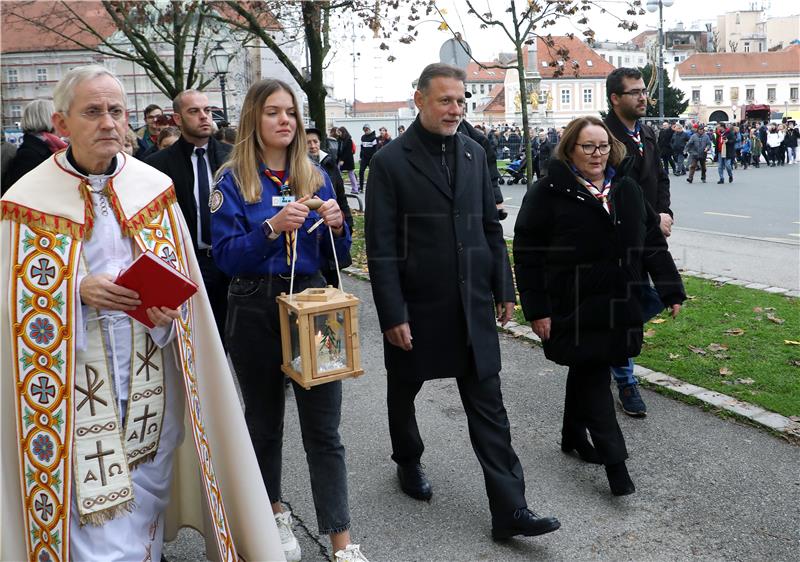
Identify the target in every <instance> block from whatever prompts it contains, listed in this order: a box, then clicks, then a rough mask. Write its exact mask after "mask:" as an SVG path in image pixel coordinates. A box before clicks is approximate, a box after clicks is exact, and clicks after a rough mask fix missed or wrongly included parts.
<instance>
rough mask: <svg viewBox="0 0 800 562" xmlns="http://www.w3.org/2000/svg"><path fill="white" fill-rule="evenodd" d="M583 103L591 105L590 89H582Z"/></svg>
mask: <svg viewBox="0 0 800 562" xmlns="http://www.w3.org/2000/svg"><path fill="white" fill-rule="evenodd" d="M583 103H584V104H586V105H591V103H592V91H591V90H589V89H585V90H583Z"/></svg>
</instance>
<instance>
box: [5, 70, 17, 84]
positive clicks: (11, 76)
mask: <svg viewBox="0 0 800 562" xmlns="http://www.w3.org/2000/svg"><path fill="white" fill-rule="evenodd" d="M6 82H8V87H9V88H16V87H17V83H18V82H19V70H17V69H16V68H9V69H8V70H6Z"/></svg>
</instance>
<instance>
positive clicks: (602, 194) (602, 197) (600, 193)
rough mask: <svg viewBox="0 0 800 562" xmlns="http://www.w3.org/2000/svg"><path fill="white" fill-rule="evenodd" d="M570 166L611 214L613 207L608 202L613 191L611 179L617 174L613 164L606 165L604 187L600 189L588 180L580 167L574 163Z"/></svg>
mask: <svg viewBox="0 0 800 562" xmlns="http://www.w3.org/2000/svg"><path fill="white" fill-rule="evenodd" d="M570 168H572V173H574V174H575V177H576V178H578V181H579V182H580V183H581V185H582V186H583V187H585V188H586V189H587V190H589V193H591V194H592V195H594V196H595V198H596V199H597V200H598V201H600V203H602V205H603V208H604V209H605V210H606V212H607V213H608V214H611V207H610V206H609V204H608V195H609V193H610V192H611V180H612V179H614V176H615V175H616V173H617V172H616V170H614V168H612V167H611V166H606V173H605V176H604V177H603V189H602V190H601V189H598V188H597V186H595V185H594V184H593V183H592V182H590V181H589V180H587V179H586V178H585V177H583V175H581V173H580V172H579V171H578V169H577V168H576V167H575V165H574V164H570Z"/></svg>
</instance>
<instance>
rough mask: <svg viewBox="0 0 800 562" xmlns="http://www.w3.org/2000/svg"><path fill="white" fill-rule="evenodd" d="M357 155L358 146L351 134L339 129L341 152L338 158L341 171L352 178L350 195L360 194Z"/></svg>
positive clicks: (341, 128)
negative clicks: (357, 178) (357, 176)
mask: <svg viewBox="0 0 800 562" xmlns="http://www.w3.org/2000/svg"><path fill="white" fill-rule="evenodd" d="M355 153H356V144H355V142H354V141H353V137H351V136H350V132H349V131H348V130H347V129H346V128H344V127H339V152H338V154H337V155H336V157H337V158H338V159H339V169H340V170H341V171H343V172H347V176H348V177H349V178H350V193H358V186H357V185H358V184H357V183H356V172H355V169H356V163H355V158H354V156H355Z"/></svg>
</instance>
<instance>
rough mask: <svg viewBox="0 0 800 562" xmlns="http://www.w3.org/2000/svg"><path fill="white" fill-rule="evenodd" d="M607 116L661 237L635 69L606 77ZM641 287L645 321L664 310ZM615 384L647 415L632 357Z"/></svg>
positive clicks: (651, 146)
mask: <svg viewBox="0 0 800 562" xmlns="http://www.w3.org/2000/svg"><path fill="white" fill-rule="evenodd" d="M606 96H608V110H609V111H608V115H607V116H606V118H605V124H606V125H607V126H608V128H609V129H610V130H611V133H612V134H613V135H614V137H615V138H616V139H617V140H619V141H620V142H622V143H623V144H624V145H625V149H626V151H627V155H628V156H629V157H631V158H632V159H633V161H632V166H631V168H630V175H631V179H633V180H634V181H636V182H637V183H638V184H639V185H640V186H641V188H642V191H643V192H644V196H645V200H646V201H647V203H648V204H649V205H650V206H651V207H652V208H653V209H654V210H655V211H656V213H658V214H659V216H660V217H661V224H660V226H661V232H662V233H663V235H664V236H665V237H668V236H669V235H670V234H671V233H672V222H673V221H672V216H673V215H672V210H671V209H670V208H669V205H670V197H669V176H667V173H666V171H665V170H664V167H663V166H662V165H661V155H660V152H659V149H658V139H657V138H656V135H655V133H654V132H653V130H652V129H651V128H650V127H645V126H643V125H642V123H641V121H639V119H640V118H642V117H644V116H645V114H646V113H647V102H648V99H647V88H646V87H645V85H644V79H643V78H642V73H641V72H639V71H638V70H637V69H635V68H617V69H615V70H614V71H613V72H612V73H611V74H609V75H608V77H607V78H606ZM640 290H641V296H642V298H641V304H642V313H643V315H644V319H645V321H647V320H649V319H650V318H652V317H653V316H655V315H656V314H658V313H659V312H661V311H662V310H663V309H664V306H663V305H662V303H661V301H660V300H659V299H658V294H657V293H656V291H655V289H653V287H652V285H651V283H650V282H649V281H648V280H647V279H645V280H643V285H642V287H640ZM611 372H612V374H613V375H614V379H615V380H616V381H617V386H618V387H619V400H620V404H621V405H622V409H623V411H624V412H625V413H626V414H628V415H629V416H632V417H639V418H641V417H644V416H646V415H647V406H646V405H645V403H644V400H642V396H641V394H640V393H639V385H638V382H637V380H636V377H634V375H633V359H630V360H629V361H628V364H627V365H626V366H624V367H612V369H611Z"/></svg>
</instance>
